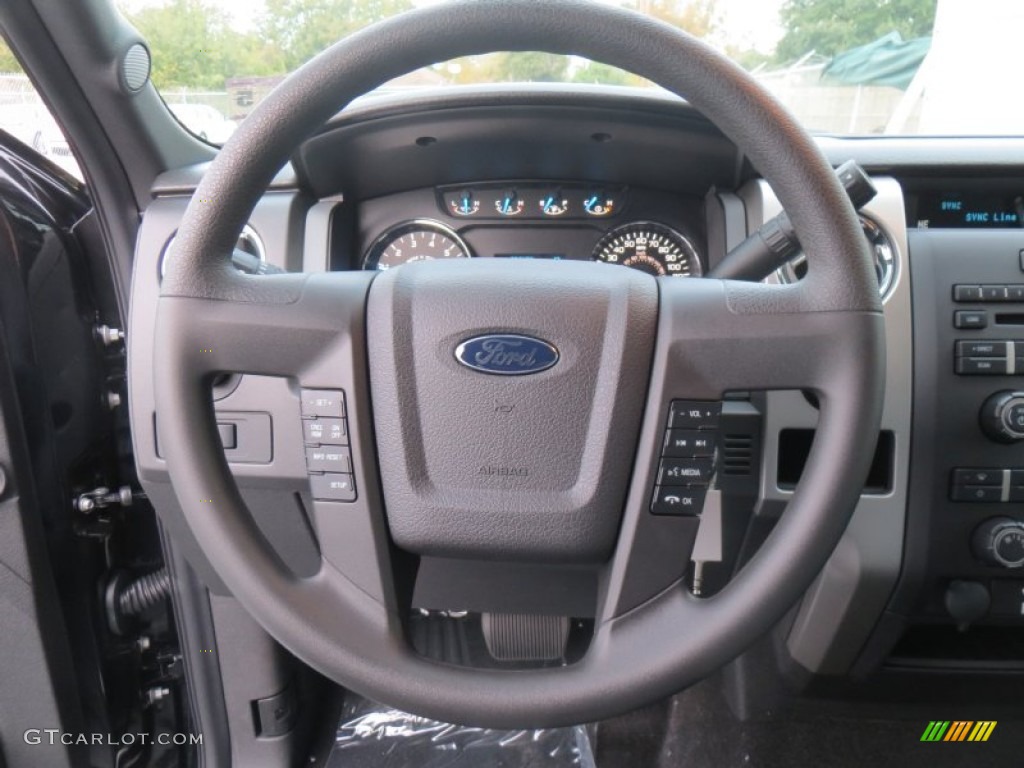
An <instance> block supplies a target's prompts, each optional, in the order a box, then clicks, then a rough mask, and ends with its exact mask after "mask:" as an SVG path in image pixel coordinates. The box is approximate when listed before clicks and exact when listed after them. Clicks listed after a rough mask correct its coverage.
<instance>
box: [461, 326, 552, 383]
mask: <svg viewBox="0 0 1024 768" xmlns="http://www.w3.org/2000/svg"><path fill="white" fill-rule="evenodd" d="M455 359H456V360H458V361H459V362H460V363H462V364H463V365H464V366H466V367H467V368H472V369H473V370H474V371H480V372H482V373H495V374H498V375H499V376H525V375H526V374H528V373H540V372H541V371H546V370H547V369H548V368H550V367H551V366H553V365H554V364H555V363H557V362H558V350H557V349H555V347H554V346H553V345H551V344H548V343H547V342H546V341H544V340H542V339H535V338H533V337H532V336H522V335H520V334H518V333H488V334H486V335H484V336H474V337H473V338H471V339H466V340H465V341H464V342H462V343H461V344H459V346H457V347H456V348H455Z"/></svg>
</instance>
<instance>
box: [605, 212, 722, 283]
mask: <svg viewBox="0 0 1024 768" xmlns="http://www.w3.org/2000/svg"><path fill="white" fill-rule="evenodd" d="M593 258H594V260H595V261H600V262H604V263H605V264H622V265H623V266H626V267H632V268H633V269H640V270H643V271H644V272H649V273H650V274H652V275H655V276H656V277H657V276H661V275H669V276H671V277H699V276H700V274H701V272H702V271H703V270H702V268H701V264H700V257H699V256H698V255H697V249H696V248H694V247H693V243H691V242H690V241H689V240H687V239H686V238H685V237H683V236H682V235H681V234H679V233H678V232H676V231H675V230H674V229H670V228H669V227H666V226H665V225H664V224H658V223H656V222H653V221H636V222H633V223H631V224H625V225H623V226H621V227H617V228H616V229H613V230H612V231H611V232H609V233H608V234H606V235H605V236H604V237H602V238H601V239H600V240H599V241H598V243H597V246H596V247H595V248H594V256H593Z"/></svg>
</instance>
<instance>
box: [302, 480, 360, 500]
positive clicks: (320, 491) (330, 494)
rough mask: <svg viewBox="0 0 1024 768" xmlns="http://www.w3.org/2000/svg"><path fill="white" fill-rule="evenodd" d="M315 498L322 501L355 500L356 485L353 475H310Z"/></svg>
mask: <svg viewBox="0 0 1024 768" xmlns="http://www.w3.org/2000/svg"><path fill="white" fill-rule="evenodd" d="M309 484H310V486H311V487H312V489H313V498H314V499H320V500H321V501H355V500H356V485H355V481H354V480H353V479H352V475H310V476H309Z"/></svg>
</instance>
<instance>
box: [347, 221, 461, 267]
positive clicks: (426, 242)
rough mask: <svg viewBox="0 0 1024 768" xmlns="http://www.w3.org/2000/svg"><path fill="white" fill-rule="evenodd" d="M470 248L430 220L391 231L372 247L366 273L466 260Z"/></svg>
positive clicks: (443, 226)
mask: <svg viewBox="0 0 1024 768" xmlns="http://www.w3.org/2000/svg"><path fill="white" fill-rule="evenodd" d="M469 255H470V251H469V246H468V245H466V243H465V241H463V239H462V238H461V237H459V236H458V235H457V234H456V233H455V230H453V229H451V228H449V227H446V226H445V225H444V224H441V223H440V222H436V221H429V220H427V219H417V220H415V221H407V222H404V223H402V224H397V225H395V226H394V227H391V228H390V229H389V230H388V231H387V232H385V233H384V234H383V235H381V236H380V237H379V238H377V240H376V242H374V244H373V245H371V246H370V248H369V250H367V252H366V256H365V257H364V259H363V269H380V270H384V269H391V268H392V267H397V266H400V265H402V264H408V263H409V262H411V261H431V260H433V259H464V258H466V257H467V256H469Z"/></svg>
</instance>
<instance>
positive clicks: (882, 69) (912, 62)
mask: <svg viewBox="0 0 1024 768" xmlns="http://www.w3.org/2000/svg"><path fill="white" fill-rule="evenodd" d="M931 44H932V39H931V38H930V37H919V38H916V39H914V40H904V39H903V37H902V36H901V35H900V33H899V32H890V33H889V34H888V35H886V36H885V37H882V38H879V39H878V40H875V41H874V42H873V43H868V44H867V45H862V46H860V47H858V48H853V49H851V50H849V51H846V52H844V53H840V54H838V55H837V56H836V57H835V58H833V59H832V61H831V62H830V63H829V64H828V66H826V67H825V69H824V70H823V71H822V73H821V76H822V78H824V79H830V80H836V81H838V82H840V83H845V84H847V85H889V86H892V87H894V88H899V89H901V90H906V89H907V87H908V86H909V85H910V82H911V80H913V79H914V75H915V74H916V73H917V70H918V68H919V67H920V66H921V62H922V61H924V57H925V56H926V55H927V54H928V49H929V48H930V47H931Z"/></svg>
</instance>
